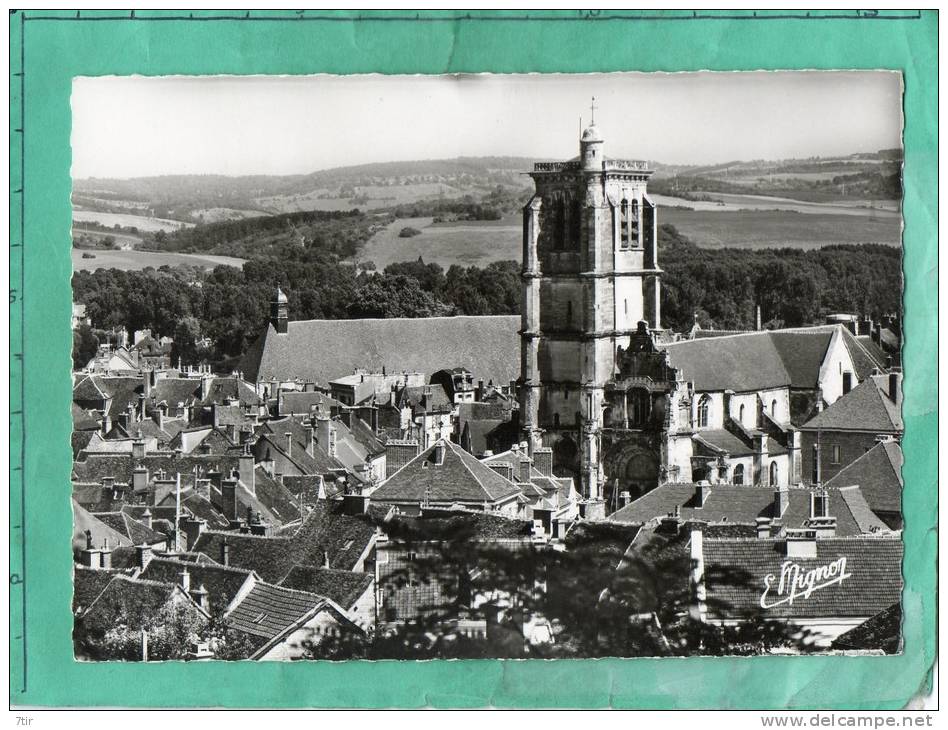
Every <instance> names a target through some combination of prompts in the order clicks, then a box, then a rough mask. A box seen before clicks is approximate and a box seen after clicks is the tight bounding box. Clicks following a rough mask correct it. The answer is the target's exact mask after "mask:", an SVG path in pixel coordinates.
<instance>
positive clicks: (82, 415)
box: [72, 403, 99, 431]
mask: <svg viewBox="0 0 948 730" xmlns="http://www.w3.org/2000/svg"><path fill="white" fill-rule="evenodd" d="M72 429H73V431H98V430H99V419H98V418H97V417H96V416H93V415H92V414H90V413H89V412H88V411H84V410H82V409H81V408H80V407H79V406H77V405H76V404H75V403H73V404H72Z"/></svg>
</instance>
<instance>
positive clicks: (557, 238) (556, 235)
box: [553, 199, 566, 251]
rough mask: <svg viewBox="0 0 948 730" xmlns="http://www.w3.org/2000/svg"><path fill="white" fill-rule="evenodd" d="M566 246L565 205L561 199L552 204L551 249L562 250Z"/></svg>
mask: <svg viewBox="0 0 948 730" xmlns="http://www.w3.org/2000/svg"><path fill="white" fill-rule="evenodd" d="M565 247H566V206H565V204H564V203H563V201H562V199H558V200H557V201H556V202H555V203H554V204H553V250H554V251H562V250H563V249H564V248H565Z"/></svg>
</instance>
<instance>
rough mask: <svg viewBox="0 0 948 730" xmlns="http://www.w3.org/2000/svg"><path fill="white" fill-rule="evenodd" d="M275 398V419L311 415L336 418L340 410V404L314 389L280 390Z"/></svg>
mask: <svg viewBox="0 0 948 730" xmlns="http://www.w3.org/2000/svg"><path fill="white" fill-rule="evenodd" d="M276 398H277V413H276V415H277V417H282V416H309V415H312V414H313V413H320V414H323V415H327V416H336V415H338V414H339V412H340V410H341V409H342V403H341V402H339V401H338V400H336V399H335V398H333V397H331V396H329V395H327V394H326V393H322V392H320V391H318V390H316V389H315V388H313V389H311V390H302V391H293V390H283V389H280V390H278V391H277V395H276Z"/></svg>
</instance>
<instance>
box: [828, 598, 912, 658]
mask: <svg viewBox="0 0 948 730" xmlns="http://www.w3.org/2000/svg"><path fill="white" fill-rule="evenodd" d="M901 645H902V606H901V604H899V603H895V604H893V605H891V606H889V607H888V608H887V609H885V610H884V611H880V612H879V613H877V614H876V615H875V616H873V617H871V618H868V619H866V620H865V621H863V622H862V623H861V624H859V625H858V626H856V627H855V628H852V629H850V630H849V631H847V632H846V633H844V634H840V635H839V636H837V637H836V639H835V640H834V641H833V644H832V648H833V649H837V650H839V651H867V650H873V649H875V650H879V649H881V650H882V651H884V652H885V653H886V654H898V652H899V647H900V646H901Z"/></svg>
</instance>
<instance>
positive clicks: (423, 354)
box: [241, 315, 520, 383]
mask: <svg viewBox="0 0 948 730" xmlns="http://www.w3.org/2000/svg"><path fill="white" fill-rule="evenodd" d="M519 329H520V317H519V316H507V315H503V316H491V317H428V318H424V319H349V320H344V319H343V320H309V321H297V322H290V323H289V324H288V326H287V332H286V334H283V335H281V334H278V333H277V332H276V330H275V329H274V328H273V326H272V325H269V324H268V325H267V329H266V331H265V332H264V333H263V334H262V335H261V337H260V339H259V340H258V341H257V343H256V344H255V346H254V347H253V348H251V350H250V352H248V354H247V356H246V357H245V359H244V361H243V363H242V366H241V369H242V370H243V372H244V375H245V377H247V378H249V379H251V380H270V379H277V380H292V379H295V378H301V379H303V380H305V381H308V382H319V383H328V382H329V381H330V380H333V379H334V378H337V377H339V376H340V375H345V374H348V373H351V372H352V371H353V369H354V368H365V369H367V370H370V371H373V372H381V370H382V368H383V367H384V368H386V370H387V371H388V372H400V371H403V370H407V371H409V372H421V373H428V374H430V373H433V372H437V371H438V370H441V369H442V368H445V367H453V366H455V365H457V364H463V365H464V366H465V367H466V368H468V369H469V370H470V371H471V372H472V373H474V375H475V377H477V378H482V379H483V380H484V381H485V382H487V381H488V380H493V381H494V382H495V383H507V382H508V381H510V380H513V379H515V378H516V377H517V376H518V375H519V371H520V335H519V334H518V332H519Z"/></svg>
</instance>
